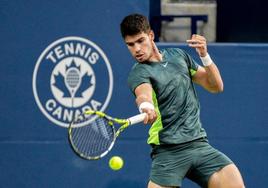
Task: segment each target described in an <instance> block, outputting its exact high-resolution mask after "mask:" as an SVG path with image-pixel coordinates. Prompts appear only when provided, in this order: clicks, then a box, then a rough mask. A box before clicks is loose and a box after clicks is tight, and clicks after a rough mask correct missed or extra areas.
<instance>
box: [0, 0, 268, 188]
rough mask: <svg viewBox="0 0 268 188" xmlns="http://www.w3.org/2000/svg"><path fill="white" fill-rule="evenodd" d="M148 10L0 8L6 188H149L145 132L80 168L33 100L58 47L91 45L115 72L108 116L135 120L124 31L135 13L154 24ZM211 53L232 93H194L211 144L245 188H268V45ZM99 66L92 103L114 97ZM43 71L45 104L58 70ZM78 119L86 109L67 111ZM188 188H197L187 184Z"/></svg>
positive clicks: (31, 4)
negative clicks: (68, 42)
mask: <svg viewBox="0 0 268 188" xmlns="http://www.w3.org/2000/svg"><path fill="white" fill-rule="evenodd" d="M148 7H149V5H148V2H147V1H138V0H136V1H133V0H129V1H119V0H110V1H107V0H105V1H92V2H91V1H86V0H83V1H63V0H62V1H57V2H54V1H1V2H0V34H1V35H0V41H1V46H0V53H1V59H0V61H1V62H0V79H1V81H2V82H1V83H2V84H1V90H0V98H1V103H0V111H1V113H0V122H1V123H0V152H1V154H0V182H1V186H0V187H10V188H15V187H22V188H23V187H25V188H26V187H27V188H34V187H39V188H42V187H99V188H108V187H109V188H110V187H118V188H120V187H128V188H139V187H140V188H142V187H146V184H147V178H148V174H149V169H150V158H149V152H150V148H149V146H147V145H146V137H147V130H148V128H149V127H148V126H147V127H146V126H143V125H140V126H139V125H138V126H135V127H132V128H130V129H131V130H129V131H126V132H124V133H123V134H122V135H121V136H120V138H119V139H118V142H117V144H116V145H115V147H114V149H113V150H112V151H111V153H110V154H108V156H106V157H105V158H104V159H102V160H99V161H93V162H92V161H85V160H82V159H80V158H78V157H77V156H76V155H75V154H74V153H73V152H72V151H71V149H70V147H69V145H68V142H67V131H66V128H65V127H64V125H58V124H56V123H54V122H52V121H51V120H49V119H48V118H47V116H45V114H44V113H43V112H41V110H40V107H39V106H38V105H37V102H36V98H35V97H34V92H33V90H34V89H33V88H34V86H33V85H34V84H33V76H34V71H35V70H36V69H37V62H38V60H39V58H40V57H41V55H42V53H43V52H44V51H45V49H48V47H51V44H52V43H54V42H55V41H57V40H59V39H62V38H64V37H68V36H77V37H80V38H83V39H86V40H89V41H91V42H93V43H94V44H95V45H97V46H98V47H99V48H100V49H101V50H102V51H103V52H104V54H105V56H106V57H107V59H108V61H109V63H110V66H111V69H112V75H113V89H112V95H111V98H110V100H109V103H108V105H107V107H105V111H106V112H107V113H109V114H111V115H113V116H118V115H119V116H122V117H128V116H130V115H134V114H136V113H137V109H136V107H135V103H134V97H133V95H132V94H131V93H130V91H129V89H128V87H127V84H126V78H127V73H128V71H129V69H130V68H131V66H132V64H133V59H132V58H131V56H130V55H129V53H128V50H127V48H126V47H125V45H124V43H123V41H122V39H121V36H120V32H119V24H120V21H121V19H122V18H123V17H124V16H125V15H127V14H129V13H132V12H140V13H144V14H146V15H147V14H148ZM76 42H77V41H76ZM74 43H75V42H74ZM158 45H159V46H160V47H166V46H179V47H181V48H183V49H186V50H187V51H188V52H189V53H190V54H192V55H193V56H194V58H195V59H197V60H198V57H197V56H196V53H195V51H194V50H193V49H189V48H188V47H187V46H185V45H184V44H158ZM91 47H92V50H93V51H95V52H96V53H97V54H99V55H100V56H101V53H100V52H99V51H98V50H97V49H96V48H94V46H91ZM54 49H55V48H54ZM209 51H210V54H211V56H212V58H213V59H214V60H215V62H216V63H217V65H218V67H219V68H220V70H221V73H222V77H223V79H224V83H225V91H224V92H223V93H221V94H219V95H213V94H209V93H207V92H205V91H204V90H202V89H201V88H199V87H197V89H198V94H199V98H200V101H201V107H202V114H201V115H202V121H203V124H204V127H205V128H206V130H207V132H208V135H209V138H210V143H211V144H212V145H214V146H215V147H217V148H218V149H220V150H221V151H223V152H224V153H226V154H227V155H228V156H230V157H231V158H232V159H233V161H234V162H235V163H236V164H237V165H238V167H239V168H240V170H241V173H242V175H243V176H244V179H245V183H246V185H247V187H264V186H265V185H266V184H268V181H267V175H268V172H267V170H266V169H267V167H268V163H267V160H266V156H267V154H268V145H267V135H268V129H267V125H268V120H267V117H266V114H267V112H268V108H267V106H268V95H267V94H266V93H267V91H268V90H267V88H266V85H267V82H268V76H267V75H266V72H265V71H266V70H267V68H268V63H267V58H268V45H265V44H263V45H257V44H210V45H209ZM54 52H55V51H54ZM75 57H76V58H77V57H79V55H78V54H76V55H75ZM80 58H81V57H80ZM63 60H64V58H62V59H59V61H57V63H55V66H56V64H60V62H61V61H63ZM97 62H98V64H97V63H96V65H103V66H100V67H96V66H94V65H92V67H93V69H94V71H95V76H96V83H95V86H96V90H95V93H96V96H95V95H93V96H94V97H98V96H100V95H102V94H106V93H107V87H108V84H107V83H108V82H107V80H108V79H109V78H108V76H107V69H106V68H107V66H104V60H103V58H101V57H100V58H99V60H98V61H97ZM46 63H49V61H45V60H44V61H42V62H41V64H40V65H42V66H43V65H44V67H43V69H42V71H41V70H40V69H41V66H39V69H38V71H37V75H38V76H39V75H40V77H38V81H36V85H37V88H39V87H40V88H41V89H40V90H38V89H37V90H38V96H39V97H40V100H42V99H44V97H46V96H50V97H53V95H52V94H51V93H52V92H51V87H52V86H51V85H50V84H49V82H50V78H51V72H52V71H54V69H53V68H54V67H53V66H52V65H53V64H46ZM50 63H51V61H50ZM78 64H79V63H78ZM46 66H47V67H46ZM95 68H96V69H95ZM102 75H104V76H103V77H101V76H102ZM49 86H50V87H49ZM42 97H43V98H42ZM104 98H105V96H104ZM100 100H104V99H100ZM55 101H57V100H56V99H55ZM58 105H60V103H59V104H58ZM61 105H62V106H64V104H61ZM98 107H99V106H98ZM77 109H78V110H79V106H78V107H77V108H69V110H70V111H71V110H77ZM50 115H51V114H50ZM51 116H52V117H53V115H51ZM55 116H56V115H55V114H54V118H55ZM63 123H64V122H63ZM113 155H120V156H122V157H123V158H124V160H125V166H124V168H123V169H122V170H120V171H117V172H113V171H111V170H110V169H109V167H108V165H107V164H108V160H109V158H110V157H111V156H113ZM184 185H185V186H184V187H185V188H187V187H188V188H189V187H196V186H195V185H193V184H192V183H190V182H189V181H187V180H186V181H185V182H184Z"/></svg>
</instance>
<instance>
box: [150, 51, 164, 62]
mask: <svg viewBox="0 0 268 188" xmlns="http://www.w3.org/2000/svg"><path fill="white" fill-rule="evenodd" d="M149 61H151V62H161V61H163V55H162V54H161V53H160V52H159V51H155V52H154V53H153V55H152V56H151V57H150V58H149Z"/></svg>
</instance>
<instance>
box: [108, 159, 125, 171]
mask: <svg viewBox="0 0 268 188" xmlns="http://www.w3.org/2000/svg"><path fill="white" fill-rule="evenodd" d="M123 165H124V161H123V159H122V158H121V157H119V156H113V157H111V159H110V160H109V166H110V168H111V169H112V170H120V169H121V168H122V167H123Z"/></svg>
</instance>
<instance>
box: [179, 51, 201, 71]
mask: <svg viewBox="0 0 268 188" xmlns="http://www.w3.org/2000/svg"><path fill="white" fill-rule="evenodd" d="M177 50H178V53H181V54H182V55H183V56H184V58H185V61H186V63H187V67H188V69H189V72H190V73H191V76H193V75H195V73H196V71H197V69H198V66H199V65H198V63H196V61H195V60H194V59H193V58H192V57H191V56H190V55H189V54H188V53H186V52H185V51H183V50H181V49H177Z"/></svg>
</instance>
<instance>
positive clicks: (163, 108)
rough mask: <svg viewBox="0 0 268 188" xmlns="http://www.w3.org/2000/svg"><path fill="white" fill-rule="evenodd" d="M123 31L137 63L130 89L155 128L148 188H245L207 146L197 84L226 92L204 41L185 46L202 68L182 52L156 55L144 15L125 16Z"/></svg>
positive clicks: (172, 50)
mask: <svg viewBox="0 0 268 188" xmlns="http://www.w3.org/2000/svg"><path fill="white" fill-rule="evenodd" d="M120 27H121V34H122V37H123V39H124V41H125V43H126V45H127V47H128V49H129V51H130V53H131V55H132V56H133V57H134V58H135V60H136V61H137V63H136V64H134V66H133V67H132V69H131V71H130V73H129V77H128V83H129V86H130V88H131V91H132V92H133V93H134V94H135V96H136V103H137V106H138V107H139V110H140V112H146V113H147V115H148V116H147V118H146V119H145V120H144V123H145V124H147V123H149V124H152V126H151V128H150V130H149V138H148V144H150V145H151V146H152V153H151V158H152V165H151V172H150V180H149V183H148V188H173V187H181V186H182V180H183V179H184V178H185V177H186V178H189V179H190V180H192V181H194V182H196V183H197V184H198V185H200V186H201V187H209V188H242V187H244V183H243V180H242V177H241V175H240V172H239V170H238V168H237V167H236V166H235V164H234V163H233V162H232V161H231V160H230V159H229V158H228V157H227V156H226V155H225V154H223V153H221V152H220V151H218V150H216V149H215V148H213V147H212V146H211V145H210V144H209V143H208V139H207V134H206V132H205V130H204V128H203V127H202V124H201V121H200V105H199V101H198V98H197V94H196V90H195V88H194V84H193V83H196V84H199V85H201V86H202V87H203V88H205V89H206V90H208V91H209V92H212V93H218V92H222V91H223V82H222V79H221V75H220V73H219V70H218V68H217V66H216V65H215V63H214V62H213V61H212V60H211V58H210V56H209V54H208V52H207V43H206V39H205V38H204V37H203V36H200V35H192V37H191V39H189V40H187V43H188V44H189V46H190V47H193V48H195V49H196V51H197V53H198V55H199V56H200V59H201V62H202V64H203V66H200V65H198V64H197V63H196V62H195V61H194V60H193V59H192V57H191V56H189V55H188V54H187V53H186V52H185V51H183V50H181V49H179V48H167V49H163V50H158V48H157V46H156V45H155V43H154V33H153V31H152V30H151V28H150V25H149V22H148V19H147V18H146V17H145V16H143V15H139V14H132V15H128V16H126V17H125V18H124V19H123V20H122V22H121V25H120Z"/></svg>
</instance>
